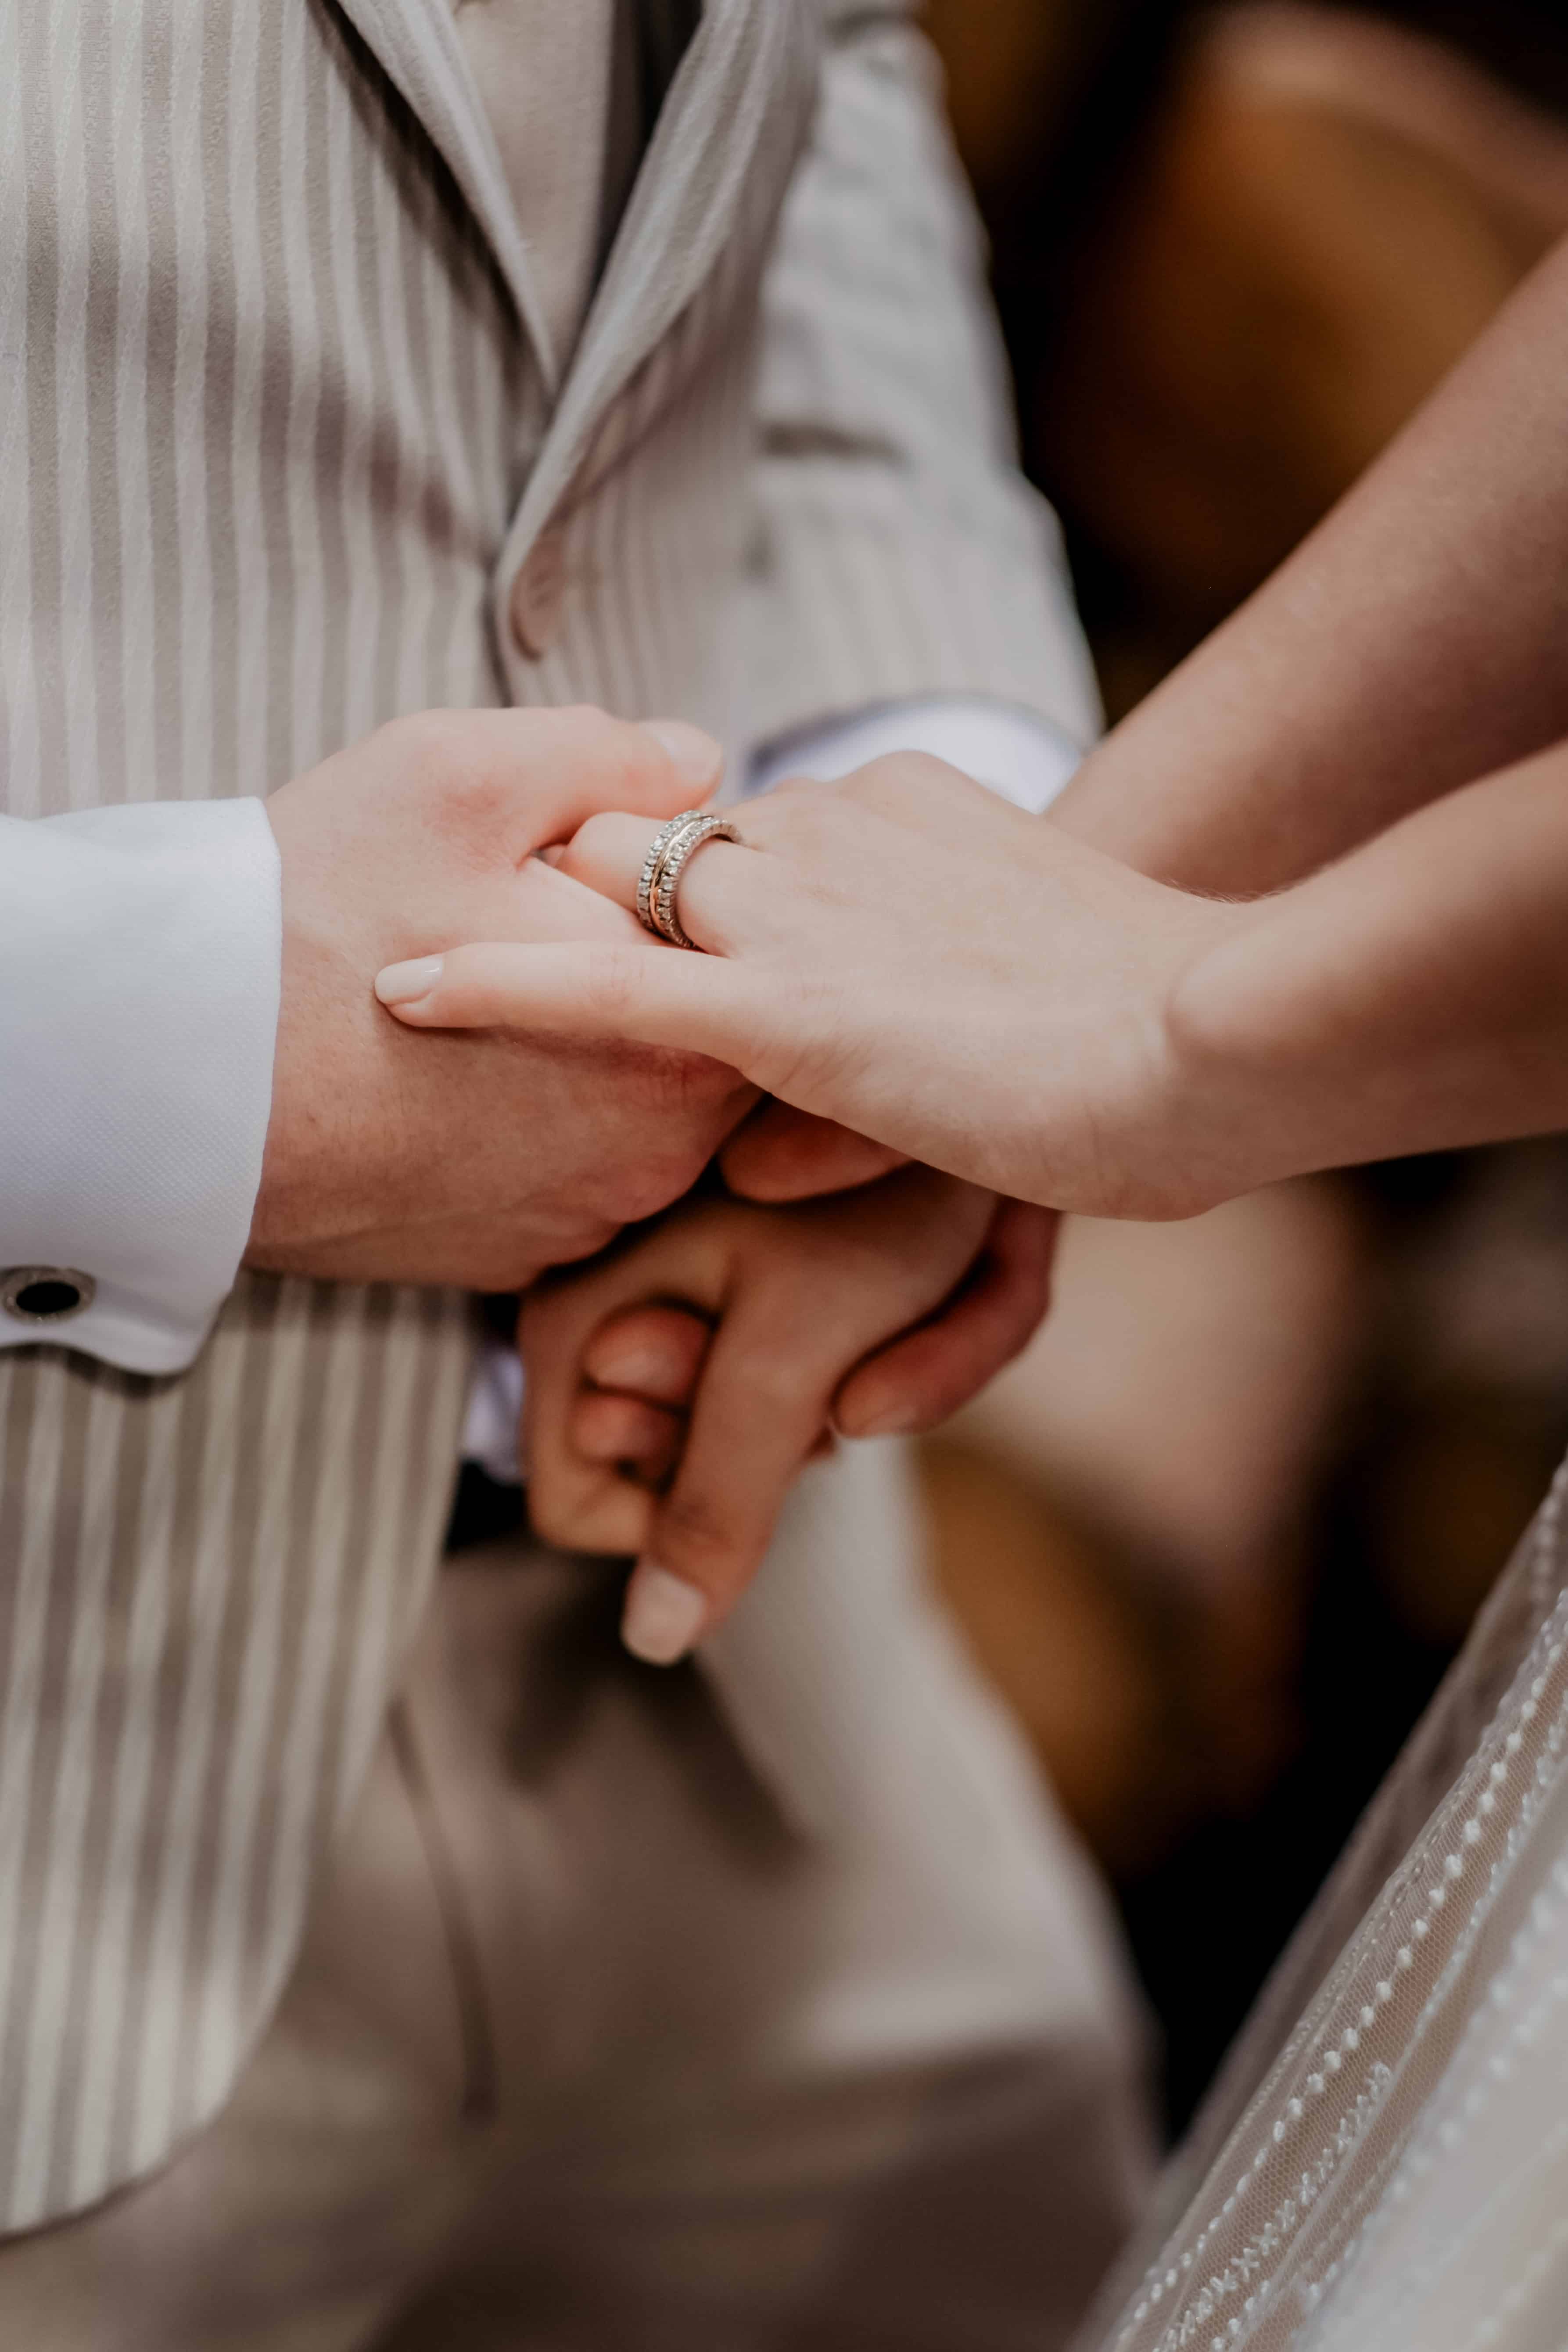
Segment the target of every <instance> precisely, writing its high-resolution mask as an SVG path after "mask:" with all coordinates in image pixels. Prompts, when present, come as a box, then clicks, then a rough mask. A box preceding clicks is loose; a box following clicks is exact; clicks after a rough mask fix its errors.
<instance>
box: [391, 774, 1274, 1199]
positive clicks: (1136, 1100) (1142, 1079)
mask: <svg viewBox="0 0 1568 2352" xmlns="http://www.w3.org/2000/svg"><path fill="white" fill-rule="evenodd" d="M731 814H732V815H733V818H734V822H735V823H736V824H737V826H738V829H739V830H740V832H741V834H742V844H741V845H730V844H728V843H724V842H713V843H710V844H709V845H705V846H704V847H703V848H702V849H701V850H700V851H699V852H698V853H697V855H696V856H694V857H693V858H692V860H691V862H690V864H689V866H688V868H687V870H686V873H685V875H684V876H683V877H682V881H681V885H680V917H681V920H682V922H683V923H684V925H685V927H686V929H687V930H688V932H689V934H690V935H691V937H692V938H693V939H694V940H696V941H697V942H698V944H699V945H700V947H702V948H704V949H706V950H708V952H707V953H706V954H704V955H700V956H699V955H693V954H690V953H689V952H686V951H683V950H677V949H672V948H668V947H665V946H663V945H662V944H660V943H658V942H656V941H654V940H651V939H649V940H647V944H646V945H645V944H643V943H642V942H641V941H640V940H639V941H638V942H637V943H636V944H626V945H622V944H617V943H614V942H605V943H602V944H600V943H590V942H584V943H582V944H578V945H562V946H542V947H521V948H519V947H510V946H475V947H468V948H460V949H458V950H453V951H452V952H450V953H448V954H447V956H446V957H444V958H442V959H432V960H429V961H426V962H425V963H423V964H419V965H410V966H405V967H399V968H395V969H394V970H392V971H388V972H384V973H383V974H382V976H381V978H380V980H379V981H378V982H377V992H378V993H379V994H380V996H381V998H382V1001H383V1002H384V1003H386V1004H388V1005H389V1006H391V1008H392V1009H393V1010H394V1011H395V1013H397V1015H398V1017H399V1018H400V1019H401V1020H403V1021H405V1022H407V1023H409V1024H412V1025H414V1026H416V1027H423V1028H450V1027H460V1028H494V1027H508V1028H520V1029H527V1030H530V1031H537V1032H543V1033H549V1034H555V1035H559V1036H563V1037H572V1038H576V1039H582V1038H590V1037H591V1038H612V1037H615V1038H630V1039H636V1040H637V1041H639V1042H642V1043H646V1044H655V1045H671V1046H685V1047H689V1048H695V1049H696V1050H698V1051H700V1052H702V1053H706V1054H710V1055H713V1056H715V1058H717V1059H719V1060H721V1061H725V1062H729V1063H731V1064H732V1065H733V1066H735V1067H736V1068H738V1069H739V1070H741V1071H742V1073H743V1074H744V1075H745V1076H747V1077H749V1078H750V1079H752V1082H753V1083H754V1084H755V1085H757V1086H760V1087H763V1088H765V1089H766V1090H767V1091H768V1092H769V1093H771V1094H773V1095H775V1096H777V1097H780V1098H781V1099H782V1100H783V1101H784V1102H786V1103H789V1104H793V1105H795V1107H796V1108H799V1109H801V1110H804V1111H809V1112H812V1113H815V1114H817V1115H818V1116H820V1117H821V1118H826V1119H831V1120H836V1121H837V1122H839V1123H840V1124H841V1125H842V1126H844V1127H846V1128H849V1129H854V1130H856V1131H857V1132H858V1133H859V1134H861V1135H864V1136H866V1137H868V1138H870V1139H873V1140H874V1141H876V1142H877V1143H879V1144H880V1145H883V1146H886V1147H887V1148H888V1149H889V1150H890V1151H892V1152H896V1153H902V1154H907V1155H908V1156H909V1157H910V1158H912V1159H918V1160H923V1161H925V1162H926V1163H928V1164H929V1165H931V1166H933V1167H936V1168H940V1169H943V1170H946V1171H949V1172H951V1173H952V1174H954V1175H961V1176H963V1177H965V1178H967V1179H968V1180H969V1181H972V1182H975V1183H979V1184H983V1185H984V1186H986V1187H987V1188H989V1189H990V1190H992V1191H994V1192H1003V1193H1006V1194H1010V1195H1012V1196H1013V1197H1015V1198H1017V1199H1022V1200H1029V1201H1035V1202H1042V1203H1045V1204H1047V1205H1050V1206H1053V1207H1058V1208H1064V1209H1073V1210H1080V1211H1085V1212H1088V1213H1091V1214H1097V1215H1100V1216H1136V1217H1160V1216H1180V1215H1184V1214H1187V1213H1192V1212H1194V1211H1195V1210H1198V1209H1201V1208H1203V1207H1205V1206H1207V1205H1208V1204H1209V1203H1210V1202H1213V1201H1215V1200H1218V1199H1220V1198H1221V1197H1223V1196H1225V1195H1226V1194H1227V1193H1229V1192H1235V1191H1237V1190H1241V1189H1244V1188H1245V1187H1246V1186H1247V1184H1249V1183H1251V1182H1253V1181H1261V1180H1262V1178H1263V1177H1264V1176H1266V1175H1268V1174H1269V1173H1271V1172H1272V1171H1271V1170H1270V1169H1269V1168H1268V1166H1267V1165H1264V1164H1261V1163H1262V1161H1263V1160H1264V1159H1265V1157H1266V1139H1263V1138H1260V1137H1259V1136H1258V1134H1257V1132H1256V1127H1257V1124H1258V1123H1257V1122H1256V1121H1255V1120H1254V1119H1252V1118H1250V1117H1249V1116H1248V1108H1249V1107H1248V1106H1247V1105H1243V1104H1229V1103H1226V1102H1225V1101H1223V1100H1220V1099H1218V1098H1217V1097H1218V1096H1219V1095H1220V1093H1221V1092H1222V1091H1223V1090H1221V1089H1219V1088H1217V1087H1209V1086H1207V1085H1205V1084H1201V1083H1199V1082H1198V1081H1197V1080H1196V1079H1195V1078H1194V1076H1193V1074H1192V1072H1191V1070H1190V1069H1188V1068H1187V1067H1185V1066H1184V1063H1183V1057H1182V1055H1181V1053H1180V1051H1179V1050H1178V1047H1177V1045H1176V1043H1175V1042H1174V1041H1175V1028H1174V1025H1173V1005H1174V1003H1175V1000H1176V997H1177V994H1178V992H1179V990H1180V988H1181V985H1182V982H1183V981H1184V976H1185V975H1186V974H1187V973H1188V972H1189V971H1190V970H1191V969H1192V968H1193V967H1194V964H1195V963H1196V962H1197V961H1199V960H1200V959H1201V958H1202V957H1203V956H1204V955H1205V953H1206V952H1207V950H1209V949H1210V948H1211V947H1212V946H1213V945H1215V943H1216V942H1218V941H1220V940H1224V939H1225V938H1226V937H1227V936H1228V934H1229V933H1230V932H1231V931H1232V930H1234V929H1236V928H1237V925H1238V924H1243V923H1245V922H1246V921H1247V919H1249V916H1250V914H1251V910H1250V909H1247V908H1236V907H1232V906H1226V905H1221V904H1217V903H1215V902H1214V901H1211V900H1207V899H1203V898H1194V897H1191V896H1189V895H1187V894H1186V893H1184V892H1182V891H1178V890H1173V889H1169V888H1167V887H1164V886H1163V885H1161V884H1159V883H1156V882H1152V881H1150V880H1149V879H1147V878H1146V877H1143V876H1142V875H1138V874H1134V873H1132V872H1131V871H1129V870H1128V869H1127V868H1126V867H1124V866H1119V865H1118V864H1116V863H1115V862H1114V861H1113V860H1111V859H1110V858H1107V857H1104V856H1100V854H1099V853H1098V852H1096V851H1094V850H1092V849H1089V848H1088V847H1086V846H1085V845H1083V844H1081V843H1079V842H1075V841H1073V840H1070V839H1068V837H1067V836H1066V835H1063V834H1061V833H1060V832H1059V831H1058V830H1057V829H1056V828H1055V827H1053V826H1052V825H1051V824H1048V823H1045V822H1042V821H1041V820H1039V819H1037V818H1032V817H1026V816H1024V815H1022V814H1020V813H1019V812H1018V811H1017V810H1016V809H1014V808H1012V807H1010V806H1009V805H1008V804H1007V803H1005V802H1003V801H1000V800H998V799H997V798H996V797H995V796H994V794H993V793H988V792H986V791H985V790H984V787H983V786H981V785H979V784H976V783H973V782H971V781H970V780H969V779H968V778H967V777H964V776H962V775H960V774H959V773H958V772H956V771H955V770H953V769H952V768H948V767H946V766H944V765H943V764H942V762H941V761H933V760H928V759H924V758H921V757H918V756H916V755H912V754H911V755H907V756H900V757H898V758H895V759H890V760H883V761H877V762H876V763H875V764H874V765H873V766H871V767H868V768H866V769H863V770H862V771H861V772H860V773H859V774H858V776H854V777H851V778H849V779H848V780H847V782H844V783H842V784H839V785H831V786H830V785H814V784H794V785H785V786H783V787H782V788H780V789H779V790H778V791H776V792H774V793H770V794H769V795H768V796H767V798H766V799H765V800H763V801H759V802H757V803H752V804H750V805H748V806H746V807H744V808H743V809H741V810H740V811H738V812H732V813H731ZM656 829H657V828H656V827H655V826H654V825H653V824H650V823H649V822H648V821H647V820H646V819H643V818H638V817H632V816H615V815H611V816H598V817H594V818H591V819H590V820H589V822H588V823H587V824H584V827H583V828H582V830H581V832H579V833H578V834H577V835H576V836H575V838H574V840H573V841H572V842H571V843H570V844H569V845H568V846H567V848H566V849H565V851H564V852H563V854H562V856H561V860H560V863H561V866H562V867H563V871H564V872H565V873H566V874H568V875H570V876H571V877H574V879H576V880H578V881H582V882H586V883H588V884H590V885H591V886H592V887H594V888H595V889H598V890H601V891H603V892H604V893H605V895H606V896H607V897H609V898H613V899H615V900H616V902H617V903H618V904H620V905H621V906H623V907H628V908H629V907H631V906H633V905H634V904H635V899H636V892H637V875H638V871H639V869H640V867H641V865H642V861H643V858H644V856H645V855H646V853H647V847H648V844H649V841H650V839H651V838H652V835H653V834H654V832H655V830H656ZM737 1148H738V1149H739V1148H741V1147H737Z"/></svg>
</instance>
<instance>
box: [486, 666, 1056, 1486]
mask: <svg viewBox="0 0 1568 2352" xmlns="http://www.w3.org/2000/svg"><path fill="white" fill-rule="evenodd" d="M889 751H925V752H928V753H930V754H931V756H932V757H933V758H935V759H939V760H946V761H949V762H950V763H951V764H952V766H953V767H955V768H962V769H963V771H964V772H965V774H966V775H971V776H973V777H975V778H976V779H977V780H978V781H979V782H981V783H983V784H989V785H990V787H991V789H992V791H993V792H994V793H1001V795H1002V797H1003V799H1004V800H1008V801H1011V802H1012V803H1014V805H1015V806H1016V807H1017V808H1021V809H1027V810H1028V811H1029V812H1030V814H1033V815H1036V816H1038V815H1039V814H1041V813H1042V812H1043V811H1044V810H1045V809H1047V808H1048V807H1049V806H1050V803H1052V801H1054V800H1055V798H1056V796H1057V794H1058V793H1059V792H1060V791H1061V789H1062V786H1063V785H1064V784H1065V783H1066V782H1067V781H1068V777H1069V776H1070V775H1071V774H1072V772H1073V771H1074V769H1075V768H1077V767H1078V766H1079V764H1080V763H1081V761H1083V759H1084V757H1085V749H1084V746H1083V745H1082V744H1081V743H1078V742H1075V741H1074V740H1073V738H1072V737H1071V736H1070V735H1068V733H1067V732H1066V731H1065V730H1063V729H1061V728H1059V727H1057V726H1054V725H1053V724H1052V722H1051V721H1050V719H1045V718H1042V717H1041V716H1040V715H1039V714H1038V713H1037V712H1036V711H1033V710H1026V709H1022V708H1018V707H1016V706H1015V705H1014V704H1012V703H1007V702H994V701H988V700H987V699H986V698H984V696H982V695H959V694H954V695H936V696H932V697H931V698H929V699H927V700H924V701H921V702H889V703H885V704H880V705H879V706H878V707H877V708H876V709H871V710H861V711H855V712H853V713H851V714H850V715H849V716H847V717H843V718H837V719H824V720H822V721H821V722H820V723H818V724H816V725H814V726H808V727H802V728H797V729H795V730H794V731H793V732H792V733H790V734H789V735H787V736H784V737H783V738H781V739H780V740H779V741H777V742H775V743H768V744H764V745H763V747H762V748H761V749H760V750H759V751H755V752H753V753H752V757H751V760H750V761H748V763H747V768H746V774H745V778H744V782H743V790H744V792H745V794H746V796H747V798H748V799H749V798H750V797H751V796H752V793H765V792H766V791H767V789H768V787H769V785H770V784H776V783H782V782H783V781H784V777H786V776H814V777H816V780H817V782H819V783H833V782H837V779H838V778H839V777H840V776H847V775H849V774H850V773H851V772H853V771H854V770H855V769H856V768H863V767H864V766H865V764H866V762H867V761H868V760H879V759H881V758H883V757H884V755H885V754H886V753H888V752H889ZM521 1409H522V1366H521V1363H520V1362H519V1361H518V1357H517V1351H516V1349H513V1348H509V1347H506V1346H503V1344H502V1343H501V1342H500V1340H498V1339H492V1340H489V1341H487V1342H486V1345H485V1349H484V1352H483V1355H482V1357H481V1359H480V1362H479V1370H478V1373H477V1375H476V1378H475V1381H474V1389H473V1394H472V1396H471V1398H470V1400H469V1404H468V1427H467V1429H466V1431H465V1432H464V1437H463V1452H464V1454H465V1455H466V1456H467V1458H468V1460H469V1461H470V1462H477V1463H479V1465H480V1467H481V1468H482V1469H484V1470H487V1471H488V1472H489V1475H490V1476H491V1477H492V1478H495V1479H497V1480H499V1481H500V1483H501V1484H503V1485H510V1484H514V1483H515V1482H516V1481H517V1479H518V1478H519V1477H520V1476H521V1471H520V1469H519V1466H518V1461H517V1428H518V1417H519V1414H520V1413H521Z"/></svg>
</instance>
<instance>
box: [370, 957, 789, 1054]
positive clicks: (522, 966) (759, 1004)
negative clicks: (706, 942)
mask: <svg viewBox="0 0 1568 2352" xmlns="http://www.w3.org/2000/svg"><path fill="white" fill-rule="evenodd" d="M375 992H376V994H377V996H378V997H379V998H380V999H381V1002H382V1003H383V1004H384V1005H385V1006H386V1008H387V1010H388V1011H389V1012H391V1013H395V1014H396V1016H397V1018H398V1020H400V1021H403V1022H405V1023H406V1024H408V1026H409V1027H410V1028H414V1029H518V1030H524V1031H530V1032H538V1031H543V1032H545V1033H547V1034H550V1035H552V1036H556V1037H570V1038H574V1039H577V1040H580V1041H584V1042H603V1041H605V1040H607V1039H616V1038H618V1039H622V1040H629V1041H630V1042H631V1043H633V1044H635V1045H668V1046H674V1047H677V1048H679V1049H681V1050H683V1051H685V1052H688V1053H694V1054H708V1055H711V1056H712V1057H713V1058H714V1059H715V1060H716V1061H721V1062H728V1063H729V1064H730V1065H731V1067H732V1068H734V1069H738V1070H740V1071H741V1072H742V1074H743V1075H745V1076H751V1075H752V1072H753V1070H754V1069H759V1068H763V1067H764V1066H766V1065H767V1063H768V1061H769V1059H770V1058H771V1055H772V1053H773V1047H774V1045H775V1044H776V1040H777V1034H778V1023H779V1013H778V1008H777V1003H776V994H777V991H776V983H773V982H765V981H764V980H763V978H762V977H761V976H760V975H759V974H757V973H756V972H754V971H750V970H749V969H748V968H747V967H746V966H745V965H743V964H739V963H731V962H727V961H725V960H724V959H723V958H722V957H720V956H707V955H694V954H691V953H689V952H688V951H686V950H681V949H676V948H667V947H656V946H653V945H652V944H651V943H650V945H648V946H647V947H646V948H645V947H641V946H638V945H635V944H633V943H632V942H630V941H626V942H621V941H614V940H604V941H600V940H583V941H574V942H571V943H565V944H561V945H551V946H548V947H514V946H510V945H508V944H504V943H500V942H497V943H493V944H485V945H481V946H476V947H461V948H453V949H451V950H448V952H447V954H446V955H442V956H420V957H418V958H416V960H415V961H413V962H411V963H395V964H388V965H387V966H386V968H385V970H384V971H381V972H378V973H377V975H376V982H375ZM756 1083H757V1084H758V1085H765V1084H766V1083H767V1082H766V1080H765V1079H758V1080H756Z"/></svg>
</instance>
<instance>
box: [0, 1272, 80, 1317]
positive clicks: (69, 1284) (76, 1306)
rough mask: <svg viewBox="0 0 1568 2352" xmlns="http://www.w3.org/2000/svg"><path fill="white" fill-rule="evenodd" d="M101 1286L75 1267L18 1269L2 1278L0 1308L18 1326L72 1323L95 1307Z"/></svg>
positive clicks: (0, 1282) (0, 1277)
mask: <svg viewBox="0 0 1568 2352" xmlns="http://www.w3.org/2000/svg"><path fill="white" fill-rule="evenodd" d="M97 1289H98V1285H97V1283H96V1282H94V1280H93V1278H92V1276H91V1275H90V1274H79V1273H78V1272H77V1270H76V1268H75V1266H72V1265H14V1266H13V1267H12V1268H11V1269H10V1271H9V1273H7V1274H4V1275H0V1307H4V1309H5V1313H6V1314H7V1315H9V1316H10V1318H11V1319H12V1321H13V1322H16V1323H68V1322H69V1321H70V1319H71V1317H72V1316H73V1315H81V1314H85V1312H86V1310H87V1309H88V1308H89V1307H90V1306H91V1305H92V1302H93V1297H94V1296H95V1294H96V1292H97Z"/></svg>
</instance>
